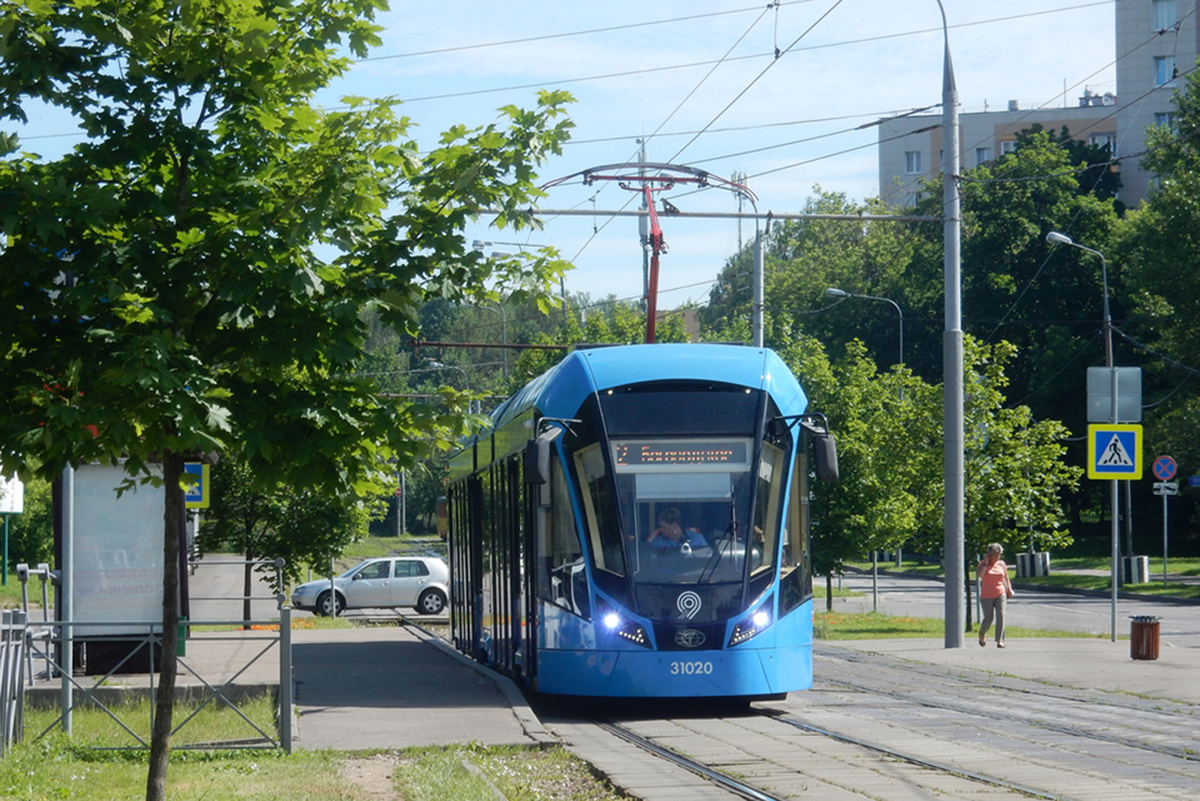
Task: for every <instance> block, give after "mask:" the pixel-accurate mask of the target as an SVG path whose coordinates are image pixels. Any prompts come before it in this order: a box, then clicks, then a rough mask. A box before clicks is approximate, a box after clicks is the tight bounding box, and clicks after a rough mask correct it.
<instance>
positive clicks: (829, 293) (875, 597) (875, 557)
mask: <svg viewBox="0 0 1200 801" xmlns="http://www.w3.org/2000/svg"><path fill="white" fill-rule="evenodd" d="M825 295H826V297H830V298H862V299H863V300H878V301H881V302H883V303H890V304H892V307H893V308H895V310H896V314H898V315H900V361H899V362H897V364H899V365H903V364H904V311H903V310H902V309H901V308H900V304H899V303H897V302H896V301H894V300H892V299H891V298H881V297H877V296H875V295H860V294H859V293H857V292H847V291H846V290H844V289H837V288H835V287H830V288H829V289H826V290H825ZM900 399H901V400H904V387H903V386H901V388H900ZM902 563H903V559H902V557H901V555H900V547H899V546H897V547H896V567H900V566H901V565H902ZM871 609H872V611H876V612H877V611H879V551H877V550H872V551H871Z"/></svg>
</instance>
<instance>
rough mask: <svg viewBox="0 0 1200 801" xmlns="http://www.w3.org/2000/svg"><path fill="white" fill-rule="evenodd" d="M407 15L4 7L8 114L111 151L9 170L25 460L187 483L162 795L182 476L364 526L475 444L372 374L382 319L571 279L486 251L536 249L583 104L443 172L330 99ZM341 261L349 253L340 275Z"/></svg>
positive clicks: (4, 108) (15, 380) (14, 355)
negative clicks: (478, 230)
mask: <svg viewBox="0 0 1200 801" xmlns="http://www.w3.org/2000/svg"><path fill="white" fill-rule="evenodd" d="M382 8H384V3H383V0H342V1H341V2H337V3H327V2H318V0H297V2H292V3H267V4H263V3H251V2H242V0H229V1H227V0H196V1H195V2H189V3H182V4H176V3H129V2H127V1H126V0H94V2H87V3H73V2H65V0H64V1H61V2H57V1H56V0H39V2H35V3H19V4H14V3H4V4H3V5H0V13H2V14H3V18H2V23H0V47H2V48H3V54H4V61H5V67H6V69H5V70H4V72H3V75H2V76H0V114H2V115H3V117H4V118H6V119H14V120H23V119H24V117H25V105H26V104H27V103H30V102H34V103H37V102H40V103H45V104H49V105H51V106H55V107H59V108H62V109H65V110H66V111H68V112H69V113H71V114H72V115H73V116H74V118H75V119H76V120H77V121H78V123H79V126H80V128H81V130H82V131H83V133H84V136H85V137H86V138H85V141H84V142H82V143H81V144H78V145H76V146H75V147H74V148H73V149H72V151H71V152H70V153H68V154H67V155H65V156H63V157H61V158H59V159H57V160H50V161H47V160H43V159H41V158H39V157H38V156H36V155H35V154H31V153H24V152H16V151H15V149H14V145H15V139H14V137H12V136H6V137H5V142H6V144H7V145H8V149H7V150H6V152H5V153H4V155H5V156H7V158H6V159H5V160H4V161H3V162H0V197H3V198H4V202H3V203H2V204H0V230H2V232H3V234H4V236H5V237H6V242H5V247H4V250H3V252H2V253H0V306H2V307H3V308H4V309H5V313H4V314H3V315H0V354H2V355H3V361H2V362H0V385H3V386H4V387H5V393H4V395H3V396H2V397H0V461H2V462H3V465H2V468H3V469H4V470H5V471H11V470H19V471H21V472H22V474H23V475H26V476H28V475H30V474H31V473H33V472H37V473H39V474H40V475H42V476H43V477H50V476H53V475H55V474H57V473H58V472H59V471H61V470H62V469H63V467H64V466H65V465H67V464H70V463H78V462H81V461H87V460H100V461H103V462H113V461H115V460H117V459H119V458H122V457H125V458H126V461H125V465H126V468H127V470H128V471H129V474H130V480H131V481H134V480H142V479H145V478H147V477H149V476H151V475H153V471H152V470H151V467H150V465H151V462H152V460H155V459H157V460H159V461H160V462H161V466H162V471H161V479H158V478H154V479H153V480H154V481H156V482H161V484H162V485H163V486H164V488H165V497H166V510H167V511H166V515H165V520H166V521H168V522H167V523H166V524H165V525H164V539H163V543H164V544H163V554H164V559H163V564H164V593H163V597H164V603H163V618H162V624H163V628H162V631H163V643H162V646H163V656H164V658H163V665H162V672H161V675H160V682H159V686H158V691H157V692H158V703H157V704H156V707H155V710H156V712H155V718H154V721H153V726H152V734H151V754H150V761H149V769H148V774H147V790H146V797H147V798H148V799H155V801H157V800H158V799H162V798H164V797H165V795H166V776H167V766H168V764H169V753H170V732H171V729H172V712H173V701H174V695H175V676H176V669H177V667H176V666H177V662H176V647H177V642H176V633H177V630H178V629H177V625H176V623H177V616H178V610H177V608H176V605H175V597H176V595H175V590H176V588H177V586H178V580H179V577H178V574H177V565H178V559H177V555H178V547H179V536H178V531H177V529H176V527H175V526H174V524H173V523H172V522H169V521H174V520H181V519H182V508H181V507H182V503H183V496H182V492H181V482H180V477H181V472H182V466H183V462H184V460H185V459H187V458H195V457H196V456H197V455H200V454H207V453H212V452H219V453H226V454H236V455H237V456H238V457H239V458H240V459H243V460H244V461H245V463H246V464H247V465H248V466H249V468H250V471H251V475H252V477H253V480H254V481H255V482H256V483H257V484H258V485H259V486H265V487H268V488H269V487H274V486H278V485H280V484H287V485H289V486H292V487H296V488H297V490H298V491H312V492H316V493H319V494H320V495H321V496H322V497H324V498H327V499H338V500H340V501H342V502H343V503H353V502H357V500H358V499H359V498H363V497H371V495H372V494H377V493H379V492H380V491H381V490H382V488H383V487H384V486H386V485H389V484H390V480H391V479H390V475H391V474H392V473H393V472H394V469H395V468H394V466H393V462H392V460H394V461H395V463H398V464H411V463H412V462H413V461H414V460H415V459H417V458H418V457H419V456H421V455H423V454H424V453H426V452H427V451H429V449H430V448H431V447H434V446H433V444H432V443H435V442H438V441H442V442H445V441H448V440H452V439H454V438H455V437H457V436H458V435H460V434H461V433H462V432H463V431H464V424H463V418H462V417H461V415H458V414H454V413H453V411H454V408H455V404H454V401H455V397H454V395H453V393H448V394H447V395H446V400H447V401H448V402H449V404H450V405H449V406H447V407H436V406H431V405H428V404H419V403H411V402H407V401H405V400H403V399H398V398H393V397H390V396H388V395H387V394H386V393H384V392H382V391H380V387H379V385H378V383H376V382H374V381H372V380H371V379H370V378H369V377H365V376H361V375H358V373H359V367H360V362H361V360H362V353H363V346H364V342H365V340H366V338H367V336H368V333H369V331H368V327H367V326H366V325H365V324H364V321H363V317H362V314H363V312H364V311H367V310H373V311H376V312H378V313H379V315H380V319H381V320H382V322H383V323H384V324H386V325H388V326H391V327H394V328H398V329H401V330H408V331H412V330H414V329H415V325H414V321H415V317H416V314H417V309H418V308H419V306H420V304H421V303H422V302H423V301H424V300H425V299H426V298H428V297H446V298H451V299H455V298H462V297H466V296H470V295H472V294H475V295H479V296H486V294H487V292H488V291H489V290H488V289H487V287H488V286H494V285H500V286H512V287H514V288H513V289H512V293H511V294H513V295H515V296H517V297H519V298H521V299H522V300H523V299H526V298H528V299H533V300H534V301H536V302H540V303H542V304H544V305H545V306H546V308H549V303H550V302H551V301H550V298H551V296H550V292H549V287H551V286H554V285H556V284H557V279H558V277H559V276H560V275H561V272H562V269H563V265H562V264H561V263H558V262H552V261H546V260H544V259H534V260H533V261H531V262H526V263H522V265H521V274H520V275H513V274H511V273H509V272H506V270H507V269H508V268H507V267H505V266H504V265H497V264H496V263H494V262H491V261H489V260H486V259H484V258H482V256H481V255H480V254H477V253H474V252H473V251H471V250H470V249H469V248H468V247H467V246H466V243H465V240H464V237H463V234H462V230H463V227H464V225H465V224H466V223H467V222H468V221H470V220H472V219H474V218H475V217H476V216H477V215H478V214H479V212H480V211H481V210H483V209H498V210H499V214H498V217H497V220H496V224H497V225H498V226H501V227H504V226H508V225H513V226H520V225H523V224H524V223H525V221H526V220H527V216H526V215H525V213H524V210H525V209H527V208H528V207H529V206H530V205H531V204H532V203H533V202H534V201H536V199H537V198H538V197H539V195H540V193H539V192H538V190H537V189H536V187H535V184H534V179H535V172H534V170H535V168H536V165H537V164H538V163H539V162H540V161H541V160H542V159H543V158H544V157H546V156H547V155H550V154H553V153H557V152H558V151H559V149H560V146H561V143H562V142H563V141H564V139H565V138H566V135H567V131H568V129H569V125H570V123H569V122H568V121H567V120H566V119H565V117H564V116H563V112H562V105H563V103H564V102H566V101H567V100H568V98H567V96H566V95H564V94H561V93H543V94H541V95H540V97H539V101H538V104H537V107H536V108H534V109H532V110H522V109H519V108H515V107H506V108H504V109H503V110H502V116H501V120H500V121H499V122H495V123H492V124H489V125H486V126H483V127H479V128H468V127H465V126H457V127H455V128H453V129H451V130H450V131H448V132H446V133H445V134H444V135H443V136H442V138H441V140H440V143H439V145H438V146H437V147H436V148H434V149H432V150H429V151H428V152H425V153H424V154H423V155H422V151H421V149H419V148H418V146H417V144H416V143H415V142H413V141H411V140H409V139H408V138H407V130H408V121H407V119H405V118H402V117H398V116H397V115H396V113H395V108H394V103H392V102H386V101H385V102H366V101H363V100H361V99H353V98H351V99H347V100H346V105H347V110H342V111H322V110H320V109H318V108H315V107H314V106H313V105H312V99H313V96H314V93H315V92H316V91H317V90H319V89H321V88H322V87H324V86H325V85H326V84H328V83H329V81H330V80H331V79H333V78H335V77H336V76H338V75H339V74H341V73H342V72H344V71H345V70H346V69H347V68H348V66H349V64H350V61H349V59H350V57H351V56H358V57H362V56H365V55H366V52H367V48H368V47H369V46H370V45H373V44H376V43H377V41H378V39H377V32H378V26H376V25H375V24H374V22H373V15H374V14H375V13H376V12H377V11H379V10H381V9H382ZM330 253H332V255H322V254H330Z"/></svg>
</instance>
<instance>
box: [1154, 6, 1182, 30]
mask: <svg viewBox="0 0 1200 801" xmlns="http://www.w3.org/2000/svg"><path fill="white" fill-rule="evenodd" d="M1151 5H1152V6H1153V8H1154V30H1156V31H1165V30H1167V29H1168V28H1174V27H1175V23H1176V22H1178V21H1179V17H1177V16H1176V15H1175V0H1153V2H1152V3H1151Z"/></svg>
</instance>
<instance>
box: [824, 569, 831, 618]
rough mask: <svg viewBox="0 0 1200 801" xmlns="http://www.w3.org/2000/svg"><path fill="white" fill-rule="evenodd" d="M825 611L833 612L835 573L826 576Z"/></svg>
mask: <svg viewBox="0 0 1200 801" xmlns="http://www.w3.org/2000/svg"><path fill="white" fill-rule="evenodd" d="M825 611H826V612H832V611H833V571H830V572H828V573H826V574H825Z"/></svg>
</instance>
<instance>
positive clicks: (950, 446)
mask: <svg viewBox="0 0 1200 801" xmlns="http://www.w3.org/2000/svg"><path fill="white" fill-rule="evenodd" d="M937 3H938V9H939V10H940V11H941V12H942V34H943V41H944V50H943V59H942V66H943V70H942V125H943V128H944V130H945V143H944V148H943V156H942V158H943V161H942V186H943V191H942V200H943V208H942V215H943V217H944V223H943V225H944V227H945V233H944V238H945V244H944V248H945V292H946V327H945V332H944V334H943V336H942V360H943V373H944V379H943V398H942V415H943V423H942V426H943V431H942V436H943V443H944V445H943V462H944V476H943V481H944V487H945V512H944V515H945V516H944V518H943V527H944V532H943V534H944V551H943V552H944V554H945V565H944V566H943V570H944V571H945V575H946V586H945V593H946V597H945V619H946V631H945V645H946V647H947V648H962V647H963V632H964V629H965V628H966V606H967V604H966V600H965V598H964V597H963V596H964V592H965V586H966V562H965V559H966V553H965V544H964V540H965V533H966V532H965V529H966V519H965V518H966V515H965V507H966V501H965V496H966V488H965V484H966V457H965V455H964V451H963V438H964V436H963V429H964V420H963V418H964V412H963V403H964V400H965V395H964V389H963V330H962V269H961V268H962V265H961V252H960V245H961V242H962V219H961V200H960V197H959V187H958V178H959V175H958V171H959V153H958V147H959V144H958V134H959V131H958V86H957V85H956V84H955V80H954V63H953V61H952V60H951V58H950V26H949V25H948V24H947V22H946V7H945V6H944V5H943V4H942V0H937Z"/></svg>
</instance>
